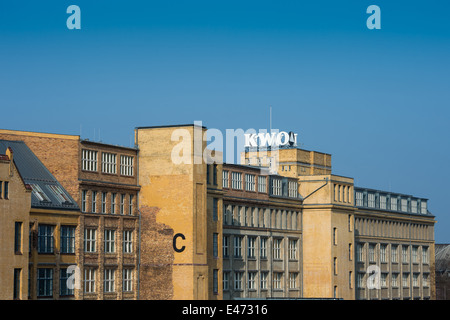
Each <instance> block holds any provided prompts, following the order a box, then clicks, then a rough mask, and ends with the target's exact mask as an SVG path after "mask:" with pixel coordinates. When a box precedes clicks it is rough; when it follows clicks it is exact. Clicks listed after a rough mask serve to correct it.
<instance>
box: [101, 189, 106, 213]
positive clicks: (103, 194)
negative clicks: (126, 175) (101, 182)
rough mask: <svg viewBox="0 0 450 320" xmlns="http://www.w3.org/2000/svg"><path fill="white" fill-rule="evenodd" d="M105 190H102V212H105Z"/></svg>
mask: <svg viewBox="0 0 450 320" xmlns="http://www.w3.org/2000/svg"><path fill="white" fill-rule="evenodd" d="M106 195H107V193H106V192H102V213H106Z"/></svg>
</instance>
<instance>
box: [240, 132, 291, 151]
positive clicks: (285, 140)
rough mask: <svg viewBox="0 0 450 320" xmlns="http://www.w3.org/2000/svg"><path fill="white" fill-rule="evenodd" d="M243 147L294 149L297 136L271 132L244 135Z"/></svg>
mask: <svg viewBox="0 0 450 320" xmlns="http://www.w3.org/2000/svg"><path fill="white" fill-rule="evenodd" d="M244 137H245V147H249V148H255V147H260V148H264V147H285V146H290V147H296V146H297V134H296V133H293V132H289V133H287V132H285V131H282V132H272V133H267V132H266V133H246V134H244Z"/></svg>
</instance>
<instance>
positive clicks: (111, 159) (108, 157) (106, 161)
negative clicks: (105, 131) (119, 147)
mask: <svg viewBox="0 0 450 320" xmlns="http://www.w3.org/2000/svg"><path fill="white" fill-rule="evenodd" d="M102 172H103V173H110V174H117V155H116V154H114V153H109V152H102Z"/></svg>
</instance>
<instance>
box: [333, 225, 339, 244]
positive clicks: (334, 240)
mask: <svg viewBox="0 0 450 320" xmlns="http://www.w3.org/2000/svg"><path fill="white" fill-rule="evenodd" d="M333 244H334V245H335V246H337V244H338V243H337V228H333Z"/></svg>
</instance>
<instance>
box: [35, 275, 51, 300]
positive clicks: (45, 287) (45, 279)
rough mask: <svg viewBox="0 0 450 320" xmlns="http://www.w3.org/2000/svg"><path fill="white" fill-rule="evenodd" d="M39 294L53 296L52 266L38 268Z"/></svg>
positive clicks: (40, 295)
mask: <svg viewBox="0 0 450 320" xmlns="http://www.w3.org/2000/svg"><path fill="white" fill-rule="evenodd" d="M37 296H38V297H52V296H53V269H51V268H38V269H37Z"/></svg>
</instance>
